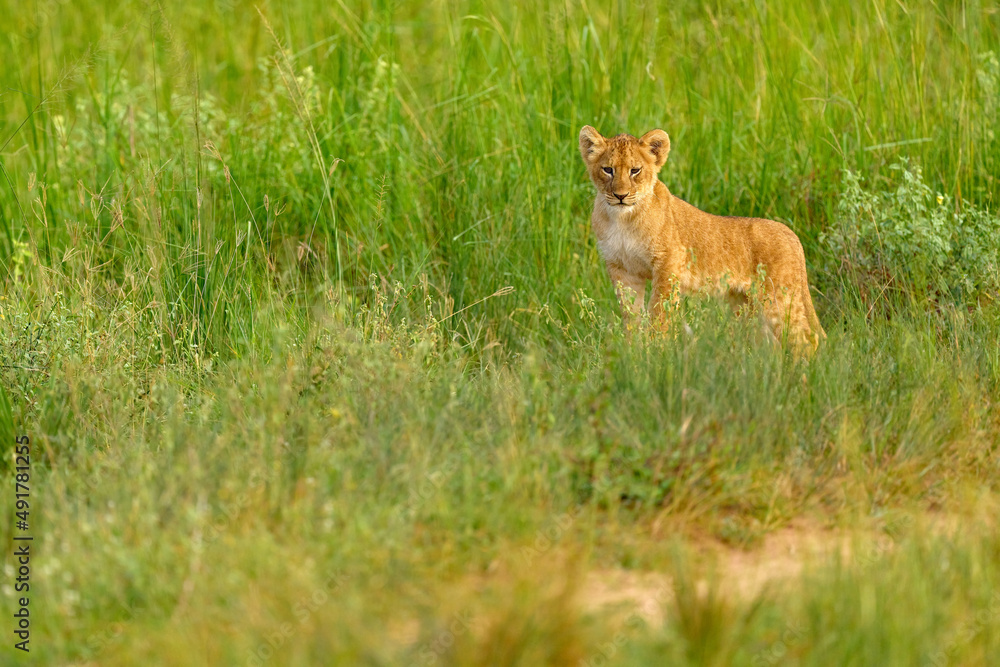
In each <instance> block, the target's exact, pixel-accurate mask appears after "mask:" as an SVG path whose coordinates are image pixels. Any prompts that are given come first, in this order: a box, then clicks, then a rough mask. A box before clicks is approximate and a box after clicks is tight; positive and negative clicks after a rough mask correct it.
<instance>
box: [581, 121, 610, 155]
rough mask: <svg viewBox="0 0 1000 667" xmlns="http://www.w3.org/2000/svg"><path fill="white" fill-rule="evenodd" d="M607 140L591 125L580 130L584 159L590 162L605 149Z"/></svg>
mask: <svg viewBox="0 0 1000 667" xmlns="http://www.w3.org/2000/svg"><path fill="white" fill-rule="evenodd" d="M604 146H605V141H604V137H602V136H601V133H600V132H598V131H597V130H595V129H594V128H592V127H591V126H589V125H584V126H583V129H582V130H580V155H581V156H582V157H583V161H584V162H586V163H587V164H590V162H591V160H593V159H594V158H595V157H597V156H598V155H599V154H600V153H601V151H603V150H604Z"/></svg>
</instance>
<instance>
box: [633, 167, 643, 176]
mask: <svg viewBox="0 0 1000 667" xmlns="http://www.w3.org/2000/svg"><path fill="white" fill-rule="evenodd" d="M640 169H642V167H635V168H634V169H633V170H632V175H633V176H635V175H636V174H638V173H639V170H640Z"/></svg>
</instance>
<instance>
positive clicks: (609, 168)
mask: <svg viewBox="0 0 1000 667" xmlns="http://www.w3.org/2000/svg"><path fill="white" fill-rule="evenodd" d="M604 173H605V174H607V175H608V176H610V175H611V174H613V173H615V170H614V169H612V168H611V167H605V168H604Z"/></svg>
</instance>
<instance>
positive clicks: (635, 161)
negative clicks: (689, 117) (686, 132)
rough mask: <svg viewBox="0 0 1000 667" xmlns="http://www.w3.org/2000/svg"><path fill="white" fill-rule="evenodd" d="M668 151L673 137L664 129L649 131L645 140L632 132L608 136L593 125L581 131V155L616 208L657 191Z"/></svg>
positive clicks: (594, 178) (635, 202) (607, 199)
mask: <svg viewBox="0 0 1000 667" xmlns="http://www.w3.org/2000/svg"><path fill="white" fill-rule="evenodd" d="M668 153H670V137H668V136H667V133H666V132H664V131H663V130H652V131H650V132H647V133H646V134H644V135H642V138H641V139H636V138H635V137H633V136H632V135H631V134H619V135H618V136H616V137H611V138H610V139H605V138H604V137H602V136H601V135H600V133H599V132H598V131H597V130H595V129H594V128H592V127H591V126H589V125H584V126H583V129H582V130H580V155H581V156H583V161H584V163H585V164H586V165H587V171H588V172H590V179H591V180H592V181H594V185H596V186H597V191H598V192H599V193H600V194H601V195H604V199H605V200H606V202H607V205H608V206H611V207H614V210H616V211H621V212H625V211H628V210H630V209H631V207H632V206H635V205H636V204H638V203H639V202H640V201H642V200H643V199H644V198H646V197H648V196H649V195H651V194H653V187H654V186H655V185H656V174H658V173H659V171H660V168H661V167H662V166H663V165H664V163H665V162H666V161H667V154H668ZM619 207H620V208H619Z"/></svg>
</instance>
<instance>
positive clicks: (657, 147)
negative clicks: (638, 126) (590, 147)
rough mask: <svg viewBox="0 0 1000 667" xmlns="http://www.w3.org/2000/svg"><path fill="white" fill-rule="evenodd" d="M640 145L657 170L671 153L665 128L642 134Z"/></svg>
mask: <svg viewBox="0 0 1000 667" xmlns="http://www.w3.org/2000/svg"><path fill="white" fill-rule="evenodd" d="M581 141H582V139H581ZM639 145H640V146H642V148H643V149H644V150H645V151H646V152H647V153H649V155H650V157H652V158H653V162H655V163H656V168H657V170H659V168H660V167H662V166H663V165H664V164H665V163H666V162H667V155H669V154H670V137H669V136H667V133H666V132H664V131H663V130H650V131H649V132H647V133H646V134H644V135H642V139H640V140H639Z"/></svg>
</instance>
